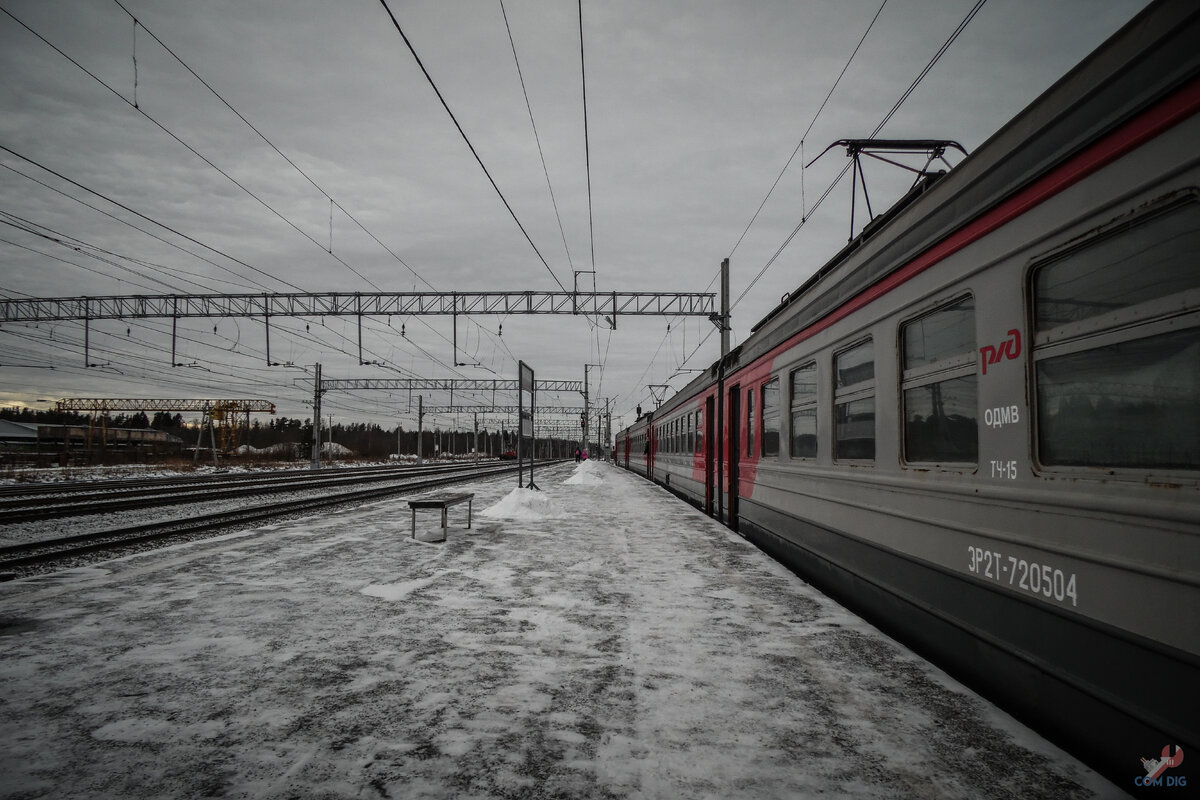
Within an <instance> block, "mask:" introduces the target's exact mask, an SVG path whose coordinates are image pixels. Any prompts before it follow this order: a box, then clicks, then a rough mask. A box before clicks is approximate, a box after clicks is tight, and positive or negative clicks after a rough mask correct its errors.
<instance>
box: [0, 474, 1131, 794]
mask: <svg viewBox="0 0 1200 800" xmlns="http://www.w3.org/2000/svg"><path fill="white" fill-rule="evenodd" d="M535 480H536V482H537V484H538V486H539V487H540V489H541V491H540V492H529V491H528V490H523V491H514V489H515V488H516V478H515V477H505V478H502V479H493V480H489V481H484V482H479V483H476V484H470V485H464V486H461V487H455V490H456V491H470V492H474V493H475V499H474V509H475V510H474V520H473V523H472V527H471V528H470V529H467V528H466V521H465V510H464V512H463V519H462V520H461V521H459V520H458V519H457V518H456V516H455V514H454V512H453V511H452V512H451V516H450V519H449V530H448V535H447V538H446V541H445V542H441V543H431V542H425V541H421V539H422V537H421V536H419V535H418V536H417V537H415V538H411V537H410V525H411V522H410V520H411V516H410V511H409V507H408V505H407V502H406V501H407V500H408V499H411V498H407V497H396V498H394V499H389V500H387V501H381V502H377V503H373V504H369V505H363V506H362V507H360V508H357V509H354V510H351V511H348V512H342V513H340V514H338V515H336V516H328V517H309V518H304V519H297V520H293V521H289V522H283V523H279V524H273V525H267V526H263V527H261V528H255V529H252V530H246V531H241V532H237V533H231V534H227V535H224V536H220V537H216V538H212V539H207V540H203V541H198V542H191V543H187V544H181V545H176V546H173V547H169V548H164V549H159V550H155V551H151V552H147V553H144V554H140V555H137V556H131V557H126V558H123V559H119V560H113V561H108V562H104V563H103V564H100V565H98V566H93V567H88V568H82V569H79V570H70V571H65V572H59V573H54V574H50V575H42V576H38V577H35V578H27V579H21V580H16V581H12V582H10V583H6V584H0V712H2V713H0V745H2V746H0V797H6V798H16V797H20V798H35V797H48V798H49V797H53V798H85V797H86V798H96V797H139V798H146V797H162V798H173V797H217V796H220V797H225V798H250V797H254V798H323V797H329V798H349V797H391V798H408V799H410V800H411V799H413V798H430V799H434V798H447V799H448V798H456V799H459V798H625V797H630V798H722V799H725V798H804V797H816V796H826V797H837V798H889V799H890V798H910V797H921V798H943V797H944V798H1055V800H1062V798H1092V797H1122V796H1125V795H1124V793H1122V792H1121V791H1120V790H1119V789H1118V788H1117V787H1115V786H1113V785H1112V784H1110V783H1108V782H1107V781H1105V780H1104V779H1103V778H1101V777H1099V776H1098V775H1096V774H1095V773H1094V772H1092V771H1091V770H1089V769H1088V768H1087V767H1085V766H1084V765H1082V764H1080V763H1079V762H1078V761H1076V760H1075V759H1073V758H1071V757H1070V756H1068V755H1066V754H1065V753H1063V752H1062V751H1061V750H1059V749H1057V748H1055V747H1054V746H1052V745H1051V744H1049V743H1047V742H1046V741H1044V740H1043V739H1041V738H1040V737H1038V736H1037V735H1036V734H1034V733H1032V732H1031V731H1029V730H1028V729H1026V728H1025V727H1023V726H1022V725H1020V724H1019V723H1017V722H1016V721H1015V720H1013V719H1012V718H1010V717H1008V716H1007V715H1006V714H1004V713H1003V712H1001V711H999V710H997V709H996V708H995V707H994V706H992V705H991V704H989V703H988V702H987V701H985V700H983V699H981V698H980V697H979V696H977V695H975V694H973V693H972V692H970V691H968V690H967V689H965V688H963V687H962V686H961V685H960V684H958V683H957V682H955V681H954V680H952V679H951V678H949V677H948V676H946V675H945V674H944V673H942V672H941V671H940V670H938V669H937V668H935V667H933V666H931V665H930V664H928V663H927V662H925V661H924V660H922V659H921V658H919V657H917V656H916V655H914V654H913V653H911V652H910V651H908V650H906V649H905V648H904V647H902V646H900V645H898V644H897V643H896V642H894V641H892V640H891V639H889V638H888V637H886V636H885V635H883V634H881V633H880V632H878V631H877V630H876V629H874V628H872V627H871V626H870V625H868V624H866V623H865V622H863V621H862V620H860V619H858V618H857V617H855V616H853V615H852V614H850V613H849V612H847V611H846V610H844V609H843V608H842V607H841V606H839V605H838V604H836V603H834V602H832V601H831V600H829V599H828V598H826V597H824V596H823V595H822V594H820V593H819V592H817V591H816V590H814V589H812V588H811V587H809V586H808V585H807V584H806V583H804V582H803V581H802V580H800V579H799V578H797V577H796V576H795V575H793V574H792V573H790V572H789V571H787V570H786V569H785V568H783V567H782V566H780V565H779V564H777V563H776V562H774V561H772V560H771V559H770V558H768V557H767V556H765V555H764V554H762V553H761V552H760V551H758V550H757V549H756V548H754V547H753V546H752V545H750V544H749V543H747V542H745V541H744V540H743V539H741V538H740V537H738V536H737V535H736V534H734V533H732V532H730V531H729V530H727V529H726V528H724V527H723V526H721V525H719V524H717V523H716V522H714V521H713V520H711V519H708V518H706V517H705V516H704V515H703V514H701V513H700V512H698V511H696V510H695V509H693V508H691V507H690V506H688V505H686V504H684V503H682V502H680V501H679V500H677V499H676V498H674V497H673V496H671V495H670V494H668V493H667V492H665V491H663V490H661V489H659V488H658V487H655V486H653V485H651V484H649V483H647V482H646V481H644V480H642V479H641V478H639V477H637V476H635V475H632V474H630V473H627V472H624V471H622V470H619V469H617V468H616V467H613V466H611V465H608V464H602V463H589V462H585V463H584V464H582V465H578V466H577V465H575V464H567V465H560V466H556V467H553V468H547V469H544V470H542V469H539V470H538V472H537V473H536V475H535ZM437 517H438V515H437V514H428V515H426V517H422V518H419V519H423V520H424V522H425V523H427V524H428V526H429V528H430V529H432V528H434V527H437V528H440V525H441V522H440V519H438V518H437Z"/></svg>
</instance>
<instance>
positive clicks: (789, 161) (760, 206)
mask: <svg viewBox="0 0 1200 800" xmlns="http://www.w3.org/2000/svg"><path fill="white" fill-rule="evenodd" d="M887 3H888V0H883V2H882V3H880V4H879V8H878V9H877V10H876V11H875V16H873V17H871V22H870V23H869V24H868V25H867V29H866V30H865V31H863V35H862V36H861V37H859V40H858V44H856V45H855V46H854V50H853V51H852V52H851V53H850V57H849V58H847V59H846V63H845V65H844V66H843V67H842V71H841V72H839V73H838V76H837V78H836V79H835V80H834V82H833V85H832V86H830V87H829V92H828V93H826V95H825V99H824V100H822V101H821V105H820V107H819V108H818V109H817V111H816V113H815V114H813V116H812V119H811V120H809V123H808V127H807V128H805V129H804V133H802V134H800V141H799V142H798V143H797V144H796V148H795V149H794V150H792V154H791V155H790V156H788V159H787V161H786V162H785V163H784V165H783V169H781V170H779V174H778V175H776V176H775V181H774V182H773V183H772V184H771V188H770V189H768V190H767V194H766V196H764V197H763V199H762V202H761V203H759V204H758V208H757V209H756V210H755V212H754V215H753V216H752V217H750V221H749V222H747V223H746V228H745V229H744V230H743V231H742V235H741V236H739V237H738V240H737V241H736V242H735V243H734V245H733V248H732V249H730V251H729V257H730V258H732V257H733V254H734V253H735V252H737V249H738V246H739V245H741V243H742V240H743V239H745V238H746V234H747V233H748V232H749V231H750V228H751V226H753V225H754V222H755V220H757V219H758V215H759V214H761V213H762V210H763V207H764V206H766V204H767V200H769V199H770V198H771V195H772V194H773V193H774V192H775V187H777V186H778V185H779V181H780V180H781V179H782V178H783V175H784V173H785V172H787V170H788V167H790V166H791V164H792V160H793V159H795V158H796V154H797V153H800V152H801V151H802V150H803V148H804V140H805V139H807V138H808V134H809V133H811V132H812V129H813V126H814V125H816V124H817V118H818V117H820V116H821V112H822V111H824V110H825V106H826V105H828V103H829V99H830V98H831V97H833V93H834V91H835V90H836V89H837V87H838V84H839V83H841V82H842V77H843V76H845V74H846V70H848V69H850V64H851V62H853V61H854V57H855V56H856V55H858V51H859V50H860V49H861V48H862V46H863V42H865V41H866V40H867V34H869V33H870V32H871V29H872V28H874V27H875V21H876V20H878V19H879V15H880V14H882V13H883V7H884V6H886V5H887ZM801 161H803V159H801ZM709 285H710V286H711V285H712V284H709Z"/></svg>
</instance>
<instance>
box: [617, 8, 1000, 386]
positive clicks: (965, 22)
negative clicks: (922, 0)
mask: <svg viewBox="0 0 1200 800" xmlns="http://www.w3.org/2000/svg"><path fill="white" fill-rule="evenodd" d="M884 2H885V3H886V2H887V0H884ZM986 2H987V0H977V2H976V3H975V5H974V6H972V7H971V9H970V10H969V11H968V12H967V14H966V16H965V17H964V18H963V20H962V21H961V22H960V23H959V24H958V26H957V27H956V28H955V29H954V31H952V32H951V34H950V36H949V37H947V39H946V41H945V42H943V43H942V45H941V46H940V47H939V48H938V50H937V51H936V52H935V53H934V55H933V57H932V58H930V60H929V62H928V63H926V65H925V66H924V67H923V68H922V69H921V71H920V72H919V73H918V74H917V76H916V78H914V79H913V81H912V83H911V84H909V86H908V87H907V88H906V89H905V90H904V92H903V93H901V95H900V98H899V99H898V100H897V101H896V103H895V104H894V105H893V106H892V107H891V108H890V109H889V110H888V112H887V113H886V114H885V115H884V116H883V119H882V120H881V121H880V122H879V124H878V125H876V126H875V129H874V130H873V131H872V133H871V137H874V136H876V135H878V134H879V132H880V131H881V130H883V128H884V126H886V125H887V123H888V122H890V121H891V119H892V117H894V116H895V115H896V112H897V111H899V110H900V107H901V106H902V105H903V104H904V102H905V101H906V100H908V98H909V97H910V96H912V93H913V92H914V91H915V90H916V88H917V86H918V85H920V83H921V82H922V81H923V80H924V79H925V77H926V76H927V75H929V73H930V72H931V71H932V69H933V67H934V66H935V65H936V64H937V63H938V61H940V60H941V58H942V56H944V55H945V54H946V52H947V51H948V50H949V49H950V46H951V45H953V44H954V42H955V41H956V40H957V39H958V37H959V36H960V35H961V34H962V32H963V31H964V30H965V29H966V27H967V25H969V24H970V22H971V21H972V20H973V19H974V18H975V16H976V15H977V14H978V13H979V11H980V9H982V8H983V6H984V4H985V3H986ZM880 8H881V10H882V6H881V7H880ZM876 16H878V12H877V14H876ZM873 24H874V20H872V25H873ZM868 30H870V29H869V28H868ZM864 37H865V34H864ZM860 44H861V42H860ZM851 57H853V56H851ZM801 141H803V139H802V140H801ZM793 155H795V154H794V153H793ZM785 168H786V167H785ZM850 168H851V164H847V165H846V166H844V167H843V168H842V170H841V171H840V172H839V173H838V175H837V176H836V177H835V178H834V179H833V181H831V182H830V184H829V185H828V186H827V187H826V189H825V191H824V192H823V193H822V195H821V197H820V198H819V199H818V200H817V202H816V203H814V204H813V206H812V208H810V209H809V210H808V213H807V214H806V215H802V216H801V219H800V222H799V223H797V225H796V226H795V227H794V228H793V229H792V231H791V232H790V233H789V234H788V236H787V237H786V238H785V239H784V241H783V243H782V244H780V246H779V247H778V248H777V249H776V251H775V253H774V254H773V255H772V256H771V258H770V259H769V260H768V261H767V263H766V265H764V266H763V268H762V269H760V270H759V272H758V274H757V275H755V277H754V279H753V280H751V281H750V283H749V285H747V287H746V289H745V290H743V291H742V293H741V294H739V295H738V297H737V299H736V300H735V301H734V302H732V303H731V304H730V309H731V310H732V309H733V308H734V307H736V306H737V305H738V303H740V302H741V301H742V300H743V299H744V298H745V297H746V295H747V294H748V293H749V292H750V290H751V289H752V288H753V287H754V285H755V284H756V283H758V281H759V280H760V279H761V278H762V277H763V275H765V274H766V272H767V270H768V269H770V267H771V266H772V265H773V264H774V263H775V262H776V261H777V260H778V259H779V256H780V255H781V254H782V253H783V251H784V250H785V249H786V248H787V246H788V245H789V244H791V242H792V240H793V239H794V238H795V237H796V235H797V234H798V233H799V232H800V230H801V229H802V228H803V227H804V226H805V225H806V224H807V223H808V221H809V220H811V219H812V215H813V212H814V211H815V210H816V209H817V208H818V207H819V206H820V205H821V203H822V202H823V201H824V200H825V198H827V197H828V196H829V195H830V193H831V192H832V191H833V189H834V188H835V187H836V186H837V185H838V183H840V182H841V180H842V179H843V178H844V177H845V176H846V174H847V173H848V172H849V171H850ZM769 194H770V193H769V192H768V196H769ZM744 235H745V233H744V232H743V236H744ZM739 241H741V240H740V239H739ZM709 285H710V286H711V285H712V284H711V283H710V284H709ZM715 332H716V331H715V329H713V330H710V331H709V332H708V333H707V334H706V335H705V336H704V338H703V339H701V340H700V342H699V344H697V345H696V348H695V349H694V350H693V351H692V352H691V354H689V355H688V356H687V357H686V358H685V359H684V360H683V362H682V364H687V363H688V362H689V361H690V360H691V359H692V358H693V357H694V356H695V355H696V354H697V353H698V352H700V350H701V348H703V346H704V345H705V344H706V343H707V342H708V340H709V339H710V338H711V337H712V335H713V333H715ZM668 335H670V332H669V331H668ZM664 341H665V338H664ZM659 347H660V348H661V344H660V345H659ZM657 356H658V350H655V353H654V356H652V357H651V361H650V363H651V365H653V363H654V359H655V358H657ZM682 364H681V366H682ZM647 371H649V366H648V367H647ZM644 374H645V373H643V376H644ZM638 382H639V383H640V382H641V380H640V379H639V381H638Z"/></svg>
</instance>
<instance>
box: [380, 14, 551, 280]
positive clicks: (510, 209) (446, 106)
mask: <svg viewBox="0 0 1200 800" xmlns="http://www.w3.org/2000/svg"><path fill="white" fill-rule="evenodd" d="M379 3H380V5H382V6H383V10H384V11H386V12H387V15H388V17H390V18H391V20H392V24H393V25H394V26H395V27H396V32H397V33H399V34H400V38H401V39H403V40H404V44H405V45H406V46H407V47H408V52H410V53H412V57H413V58H414V59H415V60H416V62H417V66H418V67H420V68H421V72H422V73H423V74H424V75H425V80H427V81H429V85H430V86H431V87H432V88H433V92H434V94H436V95H437V98H438V100H439V101H440V102H441V104H442V108H444V109H446V113H447V114H449V115H450V121H451V122H453V123H454V127H455V128H457V129H458V133H459V135H460V136H462V138H463V141H464V142H466V143H467V148H468V149H470V151H471V155H473V156H475V160H476V161H477V162H478V163H479V168H480V169H482V170H483V174H484V175H486V176H487V179H488V182H489V183H491V184H492V188H493V189H495V190H496V194H497V196H499V198H500V201H501V202H502V203H504V207H505V208H507V209H508V213H509V214H510V215H511V216H512V218H513V222H515V223H517V227H518V228H520V229H521V233H522V234H524V236H525V241H527V242H529V246H530V247H532V248H533V252H534V253H536V254H537V257H538V259H539V260H540V261H541V262H542V266H544V267H545V268H546V271H547V272H549V273H550V277H552V278H554V282H555V283H557V284H558V288H560V289H562V290H563V291H564V292H565V291H567V287H565V286H563V284H562V281H560V280H559V279H558V276H557V275H555V274H554V270H553V269H551V268H550V264H549V263H547V262H546V259H545V257H544V256H543V255H542V251H541V250H538V248H537V245H536V244H534V243H533V239H532V238H531V237H530V236H529V232H528V231H526V230H525V226H524V225H522V224H521V220H520V219H518V218H517V212H515V211H513V207H512V206H511V205H510V204H509V202H508V199H507V198H506V197H505V196H504V192H502V191H500V187H499V186H497V185H496V181H495V179H493V178H492V173H490V172H488V168H487V166H486V165H485V164H484V163H483V159H482V158H480V157H479V153H478V152H476V150H475V145H473V144H471V140H470V139H469V138H468V137H467V134H466V131H464V130H463V128H462V125H460V124H459V122H458V118H457V117H455V116H454V112H453V111H451V110H450V106H449V104H447V103H446V98H445V97H443V96H442V92H441V90H439V89H438V87H437V84H436V83H434V81H433V76H432V75H430V74H429V70H427V69H425V64H424V63H423V62H422V61H421V57H420V56H418V55H417V51H416V49H415V48H413V46H412V42H410V41H409V40H408V36H406V35H405V34H404V29H403V28H401V27H400V21H399V20H397V19H396V15H395V14H393V13H392V9H391V8H389V7H388V4H387V0H379Z"/></svg>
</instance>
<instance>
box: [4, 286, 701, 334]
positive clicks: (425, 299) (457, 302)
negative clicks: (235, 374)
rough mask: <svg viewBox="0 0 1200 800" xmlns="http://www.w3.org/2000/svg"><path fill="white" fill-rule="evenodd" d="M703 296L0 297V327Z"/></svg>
mask: <svg viewBox="0 0 1200 800" xmlns="http://www.w3.org/2000/svg"><path fill="white" fill-rule="evenodd" d="M715 303H716V295H715V294H712V293H705V292H528V291H527V292H289V293H262V294H164V295H108V296H96V297H45V298H37V297H34V298H0V322H56V321H66V320H84V321H87V320H102V319H147V318H152V317H158V318H166V319H187V318H194V317H208V318H212V317H389V316H421V315H440V316H454V315H458V314H474V315H479V314H484V315H487V314H499V315H509V314H575V315H578V314H584V315H588V316H597V317H609V321H610V322H611V323H612V324H613V325H614V327H615V324H616V318H617V317H618V316H659V317H661V316H675V317H680V316H693V317H694V316H705V317H707V316H709V315H710V314H712V313H713V312H714V309H715Z"/></svg>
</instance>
